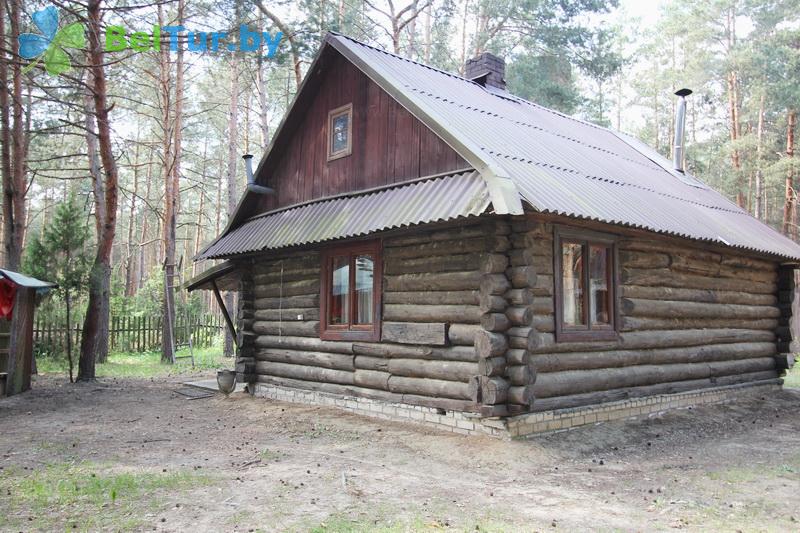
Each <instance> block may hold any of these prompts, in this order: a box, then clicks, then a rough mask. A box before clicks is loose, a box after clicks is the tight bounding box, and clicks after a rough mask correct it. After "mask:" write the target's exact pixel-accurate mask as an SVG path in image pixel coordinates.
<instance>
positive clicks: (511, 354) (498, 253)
mask: <svg viewBox="0 0 800 533" xmlns="http://www.w3.org/2000/svg"><path fill="white" fill-rule="evenodd" d="M520 223H522V225H523V229H525V227H526V220H525V219H524V218H522V217H520V218H519V219H518V220H514V219H512V220H511V221H510V225H511V229H512V236H513V234H514V232H516V231H517V229H518V228H517V226H519V224H520ZM502 252H505V254H503V253H502ZM533 257H534V248H533V246H532V242H531V241H529V240H526V239H523V240H516V241H512V240H510V242H509V247H508V248H507V249H505V250H495V251H494V253H493V254H492V255H491V256H490V258H487V259H486V260H485V262H484V265H483V267H482V270H483V280H482V281H481V293H480V308H481V311H482V312H483V315H482V316H481V327H482V331H481V332H480V333H479V335H478V337H477V338H476V343H475V348H476V351H477V353H478V357H479V358H480V365H479V370H480V374H479V375H478V376H476V377H475V378H473V382H472V393H473V399H474V400H475V401H476V402H478V401H479V402H480V403H482V404H483V409H482V412H483V414H484V415H500V414H509V415H513V414H518V413H523V412H526V411H528V410H529V409H530V405H531V403H532V402H533V383H534V381H535V380H536V372H535V369H534V368H533V366H532V365H531V364H530V357H529V352H528V349H527V345H528V338H529V337H530V336H531V335H534V334H535V331H536V328H535V323H534V322H535V321H534V318H535V315H534V309H533V288H534V287H535V286H536V283H537V278H538V274H539V273H538V272H537V270H536V265H535V264H534V259H533ZM544 274H546V272H544Z"/></svg>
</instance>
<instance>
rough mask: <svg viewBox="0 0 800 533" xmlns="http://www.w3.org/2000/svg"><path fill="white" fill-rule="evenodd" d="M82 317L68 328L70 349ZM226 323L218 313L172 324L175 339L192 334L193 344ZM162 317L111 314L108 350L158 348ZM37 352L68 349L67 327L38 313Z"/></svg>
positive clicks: (181, 341) (206, 342)
mask: <svg viewBox="0 0 800 533" xmlns="http://www.w3.org/2000/svg"><path fill="white" fill-rule="evenodd" d="M82 327H83V317H77V318H76V320H75V322H74V324H73V325H72V327H71V328H70V329H71V331H70V332H69V333H70V335H71V337H72V343H73V344H72V346H73V353H77V351H78V347H79V346H80V340H81V328H82ZM224 327H225V323H224V321H223V319H222V317H221V316H220V315H201V316H196V317H189V318H188V319H187V318H185V317H179V318H178V320H177V323H176V324H175V341H176V344H177V345H178V346H181V345H185V344H186V343H187V342H188V339H189V335H190V334H191V338H192V343H193V345H194V346H196V347H203V346H210V345H211V344H212V343H213V342H214V339H215V338H216V336H217V335H219V334H221V333H224ZM161 333H162V318H161V317H160V316H159V317H147V316H112V317H111V323H110V324H109V332H108V336H109V339H108V341H109V350H110V351H118V352H148V351H152V350H160V349H161ZM33 341H34V346H35V348H36V351H37V353H49V354H59V355H64V354H66V353H67V328H66V325H65V324H64V323H56V322H48V321H46V320H42V319H40V318H38V317H37V319H36V322H35V324H34V327H33Z"/></svg>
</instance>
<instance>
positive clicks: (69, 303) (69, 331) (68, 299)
mask: <svg viewBox="0 0 800 533" xmlns="http://www.w3.org/2000/svg"><path fill="white" fill-rule="evenodd" d="M67 259H69V257H67ZM64 305H65V306H66V308H67V360H68V361H69V382H70V383H73V382H74V381H75V380H74V379H73V377H72V367H73V365H72V315H71V310H72V300H71V295H70V293H69V289H66V290H65V291H64Z"/></svg>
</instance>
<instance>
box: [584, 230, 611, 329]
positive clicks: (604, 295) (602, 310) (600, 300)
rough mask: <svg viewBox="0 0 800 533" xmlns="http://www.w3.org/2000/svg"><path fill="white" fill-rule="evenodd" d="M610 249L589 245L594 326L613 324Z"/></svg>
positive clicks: (591, 308) (590, 291) (590, 297)
mask: <svg viewBox="0 0 800 533" xmlns="http://www.w3.org/2000/svg"><path fill="white" fill-rule="evenodd" d="M609 257H610V254H609V249H608V247H606V246H598V245H595V244H592V245H589V315H590V316H591V319H590V322H591V324H592V325H595V324H599V325H609V324H611V312H610V309H609V307H608V302H609V298H608V291H609V286H608V265H609Z"/></svg>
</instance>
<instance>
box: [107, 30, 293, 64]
mask: <svg viewBox="0 0 800 533" xmlns="http://www.w3.org/2000/svg"><path fill="white" fill-rule="evenodd" d="M184 32H185V38H182V35H183V34H184ZM281 39H283V34H282V33H281V32H276V33H274V34H272V33H270V32H266V31H264V32H262V31H251V30H250V28H248V27H247V25H245V24H242V25H240V26H239V31H238V32H237V33H233V35H230V34H229V33H228V32H225V31H215V32H203V31H198V32H195V31H186V28H184V27H183V26H153V32H152V33H146V32H142V31H136V32H129V31H128V30H127V29H125V28H124V27H122V26H108V27H107V28H106V51H107V52H119V51H122V50H126V49H128V48H130V49H132V50H134V51H136V52H146V51H148V50H161V47H162V45H163V46H166V43H169V49H170V50H171V51H177V50H178V47H180V46H182V45H183V43H184V42H185V43H186V50H188V51H189V52H209V51H211V52H217V51H219V50H220V49H223V50H225V49H227V50H229V51H231V52H235V51H239V52H258V51H260V50H261V49H262V48H266V50H265V51H264V52H265V55H266V56H267V57H273V56H274V55H275V52H276V51H277V50H278V45H280V43H281Z"/></svg>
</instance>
